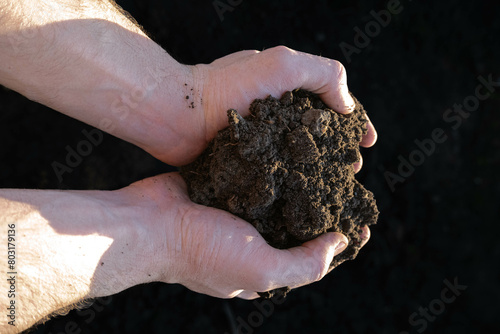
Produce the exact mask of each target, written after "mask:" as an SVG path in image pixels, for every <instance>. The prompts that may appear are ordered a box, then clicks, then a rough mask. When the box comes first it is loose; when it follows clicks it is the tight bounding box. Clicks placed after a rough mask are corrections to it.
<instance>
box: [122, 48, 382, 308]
mask: <svg viewBox="0 0 500 334" xmlns="http://www.w3.org/2000/svg"><path fill="white" fill-rule="evenodd" d="M186 73H191V75H192V77H191V78H186V81H187V82H192V83H193V85H194V87H195V88H196V90H197V91H198V92H199V95H200V100H199V101H200V105H199V106H197V107H196V108H193V109H192V110H191V109H188V110H185V111H182V112H183V113H184V114H185V119H184V120H183V121H182V122H180V124H178V126H177V128H176V131H177V133H178V136H179V141H178V143H175V144H172V145H175V148H173V149H171V148H170V147H165V146H162V147H154V146H147V144H146V146H145V147H144V148H145V149H146V150H147V151H149V152H150V153H152V154H153V155H155V156H156V157H157V158H159V159H160V160H163V161H166V162H168V163H170V164H175V165H183V164H186V163H188V162H190V161H192V160H194V159H195V158H196V157H197V156H198V155H199V154H200V153H201V152H202V151H203V150H204V149H205V147H206V146H207V144H208V142H209V141H210V140H211V139H212V138H213V137H215V135H216V133H217V132H218V131H219V130H221V129H223V128H225V127H226V126H227V115H226V110H228V109H229V108H235V109H237V110H238V112H239V113H240V114H242V115H243V116H246V115H248V113H249V111H248V106H249V105H250V103H251V102H252V100H253V99H255V98H265V97H266V96H268V95H272V96H275V97H279V96H281V95H282V94H283V93H284V92H285V91H289V90H293V89H296V88H303V89H305V90H309V91H311V92H314V93H316V94H318V95H319V96H320V97H321V98H322V100H323V101H324V102H325V103H327V105H329V106H330V107H331V108H333V109H334V110H335V111H337V112H339V113H343V114H347V113H349V112H351V111H352V110H353V107H354V101H353V100H352V98H351V97H350V95H349V91H348V87H347V78H346V72H345V69H344V67H343V66H342V64H340V63H339V62H337V61H335V60H331V59H327V58H323V57H318V56H313V55H310V54H306V53H301V52H297V51H294V50H291V49H288V48H286V47H281V46H280V47H276V48H272V49H268V50H265V51H262V52H258V51H241V52H237V53H234V54H231V55H228V56H226V57H223V58H220V59H218V60H216V61H214V62H213V63H211V64H208V65H196V66H192V67H189V71H186ZM376 138H377V134H376V131H375V129H374V127H373V125H372V123H371V122H369V123H368V133H367V134H366V135H365V136H364V138H363V140H362V142H361V145H362V146H364V147H370V146H372V145H373V144H374V143H375V141H376ZM165 145H166V146H168V144H165ZM361 165H362V161H360V162H358V163H357V164H356V165H355V170H356V172H357V171H359V170H360V169H361ZM121 191H122V192H126V193H128V194H130V196H137V201H141V200H144V198H146V199H147V200H148V201H150V202H152V203H155V205H154V208H155V209H154V210H153V211H156V213H154V214H152V215H150V216H149V217H151V219H149V220H148V222H147V224H151V225H150V227H151V229H150V230H151V231H154V233H152V238H153V240H155V242H156V243H157V244H158V245H161V246H159V247H158V249H162V250H163V254H160V255H159V256H160V257H165V261H159V262H158V264H157V270H158V272H160V273H164V274H162V275H161V276H160V277H161V278H160V280H163V281H165V282H175V283H181V284H183V285H184V286H186V287H188V288H189V289H191V290H193V291H197V292H200V293H204V294H208V295H211V296H216V297H221V298H231V297H236V296H238V297H241V298H245V299H252V298H257V297H258V295H257V293H256V292H264V291H268V290H271V289H275V288H279V287H283V286H290V287H292V288H295V287H299V286H303V285H306V284H309V283H312V282H315V281H318V280H320V279H321V278H323V277H324V276H325V275H326V274H327V273H328V272H329V270H331V268H330V266H329V265H330V263H331V262H332V259H333V257H334V256H336V255H338V254H339V253H341V252H342V251H343V250H344V249H345V247H346V243H347V239H346V237H345V236H343V235H342V234H340V233H327V234H324V235H322V236H320V237H318V238H316V239H314V240H312V241H309V242H306V243H304V244H303V245H301V246H299V247H294V248H291V249H287V250H278V249H275V248H272V247H271V246H269V245H268V244H267V243H266V241H265V240H264V239H263V238H262V236H260V234H259V233H258V232H257V231H256V230H255V228H254V227H253V226H252V225H250V224H249V223H247V222H245V221H243V220H242V219H240V218H238V217H236V216H234V215H232V214H230V213H228V212H225V211H222V210H218V209H214V208H209V207H204V206H201V205H197V204H195V203H193V202H191V201H190V200H189V197H188V194H187V189H186V184H185V183H184V181H183V179H182V177H181V176H180V175H179V174H178V173H169V174H164V175H159V176H156V177H153V178H150V179H146V180H143V181H140V182H137V183H134V184H132V185H131V186H129V187H127V188H124V189H122V190H121ZM144 194H146V196H144ZM145 206H148V204H146V203H145ZM363 231H364V235H363V239H364V242H363V245H364V244H365V243H366V242H367V241H368V239H369V236H370V231H369V229H368V228H367V227H365V228H364V229H363ZM153 234H154V235H153Z"/></svg>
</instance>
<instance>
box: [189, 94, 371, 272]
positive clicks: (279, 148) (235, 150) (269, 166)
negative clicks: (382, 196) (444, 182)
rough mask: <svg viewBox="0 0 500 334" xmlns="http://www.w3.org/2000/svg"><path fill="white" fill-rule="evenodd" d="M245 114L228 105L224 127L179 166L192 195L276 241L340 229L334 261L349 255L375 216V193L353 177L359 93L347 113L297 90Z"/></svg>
mask: <svg viewBox="0 0 500 334" xmlns="http://www.w3.org/2000/svg"><path fill="white" fill-rule="evenodd" d="M250 113H251V115H250V116H248V117H246V118H245V119H243V118H242V117H241V116H240V115H239V114H238V112H237V111H236V110H234V109H231V110H228V112H227V114H228V118H229V127H228V128H226V129H224V130H222V131H220V132H219V133H218V135H217V136H216V138H215V139H214V140H213V141H212V142H211V143H210V144H209V146H208V148H207V149H206V150H205V151H204V153H203V154H202V155H201V156H200V157H199V158H198V159H197V160H196V161H194V162H193V163H191V164H190V165H187V166H185V167H183V168H182V169H181V173H182V175H183V177H184V178H185V180H186V182H187V184H188V189H189V195H190V197H191V199H192V200H193V201H194V202H196V203H199V204H203V205H207V206H212V207H216V208H219V209H223V210H227V211H229V212H231V213H233V214H235V215H237V216H239V217H241V218H243V219H245V220H246V221H248V222H250V223H251V224H252V225H253V226H254V227H255V228H256V229H257V230H258V231H259V232H260V233H261V234H262V236H263V237H264V238H265V239H266V240H267V241H268V243H269V244H270V245H271V246H273V247H276V248H289V247H293V246H297V245H300V244H302V243H303V242H305V241H308V240H311V239H313V238H315V237H317V236H319V235H320V234H323V233H325V232H329V231H336V232H342V233H343V234H345V235H346V236H347V238H348V239H349V244H348V247H347V249H346V250H345V251H344V252H343V253H342V254H340V255H338V256H337V257H335V259H334V260H333V262H332V264H331V265H332V266H337V265H339V264H340V263H342V262H343V261H345V260H351V259H354V258H355V257H356V255H357V253H358V250H359V245H360V242H361V238H360V236H359V233H360V230H361V227H362V226H365V225H370V224H375V223H376V221H377V217H378V210H377V206H376V204H375V200H374V198H373V194H372V193H371V192H370V191H368V190H366V189H365V188H364V187H363V186H362V185H361V184H360V183H359V182H358V181H357V180H356V179H355V178H354V168H353V164H354V163H355V162H357V161H358V160H359V156H360V153H359V142H360V141H361V139H362V136H363V134H365V133H366V123H367V121H366V118H365V117H364V115H365V111H364V109H363V106H362V105H361V104H360V103H359V102H358V101H357V100H356V108H355V111H354V112H353V113H352V114H351V115H350V116H344V115H341V114H338V113H336V112H334V111H332V110H331V109H328V108H327V107H326V106H325V104H323V102H322V101H321V100H320V99H319V98H318V97H317V96H316V95H313V94H311V93H309V92H305V91H301V90H296V91H294V92H287V93H285V94H284V95H283V96H282V97H281V99H276V98H273V97H271V96H270V97H268V98H267V99H265V100H255V101H254V102H253V103H252V104H251V106H250Z"/></svg>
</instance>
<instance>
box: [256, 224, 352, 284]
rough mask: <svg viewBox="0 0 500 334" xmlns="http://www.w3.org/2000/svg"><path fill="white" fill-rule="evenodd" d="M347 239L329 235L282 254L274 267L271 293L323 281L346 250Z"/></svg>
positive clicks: (271, 270)
mask: <svg viewBox="0 0 500 334" xmlns="http://www.w3.org/2000/svg"><path fill="white" fill-rule="evenodd" d="M347 243H348V241H347V238H346V237H345V236H344V235H343V234H341V233H334V232H331V233H326V234H323V235H321V236H319V237H317V238H316V239H314V240H311V241H308V242H306V243H304V244H303V245H302V246H298V247H294V248H290V249H288V250H281V251H279V253H278V254H279V256H278V257H277V258H276V262H274V261H272V262H274V263H272V268H268V270H269V271H270V272H271V281H272V286H270V287H269V289H266V290H264V291H268V290H271V289H275V288H279V287H283V286H289V287H290V288H296V287H300V286H303V285H307V284H310V283H312V282H316V281H318V280H320V279H321V278H323V277H324V276H325V275H326V273H327V271H328V269H329V267H330V263H331V262H332V260H333V257H334V256H336V255H337V254H340V253H341V252H342V251H343V250H344V249H345V247H346V245H347Z"/></svg>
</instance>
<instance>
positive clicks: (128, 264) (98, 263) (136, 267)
mask: <svg viewBox="0 0 500 334" xmlns="http://www.w3.org/2000/svg"><path fill="white" fill-rule="evenodd" d="M134 217H135V214H134V208H133V205H131V203H128V202H127V200H126V198H123V197H120V196H118V195H117V193H116V192H97V191H89V192H82V191H80V192H70V191H65V192H61V191H29V190H2V191H1V192H0V223H1V224H0V226H1V227H2V233H1V234H0V244H1V253H2V254H4V260H3V263H2V265H1V266H0V268H2V270H1V272H2V279H1V280H0V282H1V283H0V290H1V291H2V293H1V294H0V301H1V302H0V305H2V306H5V305H11V304H12V301H14V305H15V313H14V318H12V317H11V318H9V317H7V316H6V315H5V313H3V315H2V316H1V320H0V332H2V333H6V332H18V331H21V330H23V329H26V328H29V327H30V326H32V325H34V324H35V323H36V322H38V321H40V320H42V319H46V318H47V317H48V316H49V315H50V314H52V313H54V312H57V311H58V310H61V309H67V310H69V309H71V308H72V307H73V306H74V305H75V304H76V303H78V302H80V301H82V300H84V299H87V298H96V297H100V296H107V295H111V294H114V293H117V292H119V291H122V290H124V289H126V288H128V287H131V286H133V285H136V284H139V283H144V282H146V281H148V279H150V280H153V279H155V278H156V279H157V277H155V276H154V275H152V274H153V273H152V271H150V270H149V267H148V263H149V261H148V258H147V257H146V256H145V254H151V253H148V252H149V251H150V250H149V246H148V243H147V242H146V241H147V240H146V232H145V231H144V229H145V227H142V225H141V224H138V220H134ZM8 230H10V232H8ZM9 234H10V235H11V239H10V244H9V241H8V239H7V236H8V235H9ZM8 245H9V246H10V249H11V253H10V254H11V257H10V258H11V260H12V259H13V261H14V262H12V261H11V262H10V264H9V263H8V261H7V259H6V258H5V257H6V256H7V255H6V254H8V252H7V247H8ZM12 250H14V253H13V252H12ZM13 254H14V255H13ZM12 255H13V256H12ZM11 266H12V267H11ZM11 272H12V273H13V274H7V273H11ZM147 275H152V276H147ZM5 276H7V277H5ZM11 276H14V278H15V279H14V282H9V281H7V279H6V278H9V277H11ZM11 283H14V289H12V286H11V285H12V284H11ZM8 291H11V292H10V293H9V294H7V292H8ZM4 311H5V309H4ZM12 320H14V322H13V323H12V324H15V326H13V325H12V324H10V325H9V324H8V322H9V321H12Z"/></svg>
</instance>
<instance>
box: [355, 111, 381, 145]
mask: <svg viewBox="0 0 500 334" xmlns="http://www.w3.org/2000/svg"><path fill="white" fill-rule="evenodd" d="M365 116H366V118H367V119H368V123H367V124H366V130H367V133H366V135H364V136H363V139H362V140H361V142H360V143H359V145H361V146H363V147H371V146H373V145H374V144H375V142H376V141H377V138H378V134H377V130H375V127H374V126H373V123H372V122H371V121H370V118H369V117H368V115H365Z"/></svg>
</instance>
